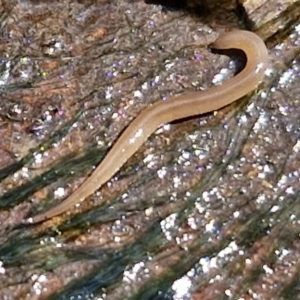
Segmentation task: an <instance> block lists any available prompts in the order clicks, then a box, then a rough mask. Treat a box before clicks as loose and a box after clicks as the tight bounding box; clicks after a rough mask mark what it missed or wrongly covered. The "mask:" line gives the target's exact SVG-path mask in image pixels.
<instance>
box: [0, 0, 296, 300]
mask: <svg viewBox="0 0 300 300" xmlns="http://www.w3.org/2000/svg"><path fill="white" fill-rule="evenodd" d="M228 2H229V1H228ZM272 2H277V1H272ZM278 3H279V4H280V3H281V2H280V1H278ZM242 4H243V5H244V8H245V11H246V12H249V15H248V17H249V19H251V20H254V19H255V17H254V16H255V14H256V12H255V11H256V10H254V11H253V12H252V11H251V12H250V11H248V10H247V5H248V2H247V1H244V2H243V3H242ZM186 5H187V8H188V9H187V10H185V9H184V8H181V9H180V10H174V9H169V8H165V7H164V8H163V7H161V6H159V5H150V4H145V3H144V2H143V1H139V0H137V1H129V0H127V1H125V0H120V1H111V0H110V1H108V0H107V1H104V0H102V1H2V3H1V6H0V10H1V22H0V24H1V27H0V28H1V35H0V57H1V60H0V90H1V99H0V134H1V139H0V168H1V169H0V178H1V184H0V191H1V193H0V195H1V197H0V207H1V211H0V295H1V297H3V299H16V300H17V299H113V300H116V299H149V300H150V299H295V298H294V297H296V295H298V290H299V271H300V266H299V261H300V259H299V256H300V251H299V249H300V242H299V231H300V229H299V228H300V227H299V221H300V205H299V201H298V199H299V189H300V185H299V177H300V176H299V169H300V130H299V128H300V127H299V119H300V109H299V108H300V107H299V106H300V86H299V77H300V72H299V69H300V56H299V53H300V51H299V50H300V29H299V28H300V23H299V20H297V19H295V18H294V14H293V13H292V12H291V11H290V10H289V9H288V8H286V9H284V10H283V11H282V12H281V13H280V14H275V13H274V17H275V16H276V22H277V23H276V24H281V26H279V27H278V26H277V30H276V31H274V30H273V27H272V26H270V23H269V22H270V20H269V19H268V21H267V22H266V23H264V22H262V23H259V26H258V27H259V33H260V35H261V37H262V38H264V39H265V40H266V41H267V46H268V48H269V50H270V67H269V69H268V71H267V74H266V78H265V81H264V82H263V83H262V85H261V86H260V89H259V90H257V91H256V92H254V93H252V94H251V95H248V96H247V97H244V98H243V99H241V100H240V101H238V102H236V103H235V104H233V105H231V106H230V107H227V108H225V109H222V110H221V111H218V112H216V113H213V114H208V115H205V116H199V117H197V118H193V119H189V120H183V121H182V122H176V123H174V124H171V125H168V124H167V125H166V126H164V127H162V128H160V129H158V130H157V132H156V133H155V134H153V135H152V136H151V138H150V139H149V140H148V141H147V142H146V143H145V144H144V145H143V147H142V148H141V149H140V150H139V151H138V152H137V153H136V155H134V157H132V158H131V159H130V160H129V161H128V162H127V163H126V165H125V166H124V167H123V168H122V169H121V171H120V172H119V173H118V174H117V175H116V176H115V177H114V178H113V179H112V180H111V181H110V182H108V184H107V185H105V186H103V187H102V188H101V189H100V190H99V191H98V192H97V193H96V194H95V195H93V196H92V197H90V198H89V199H87V200H86V201H84V202H83V203H82V204H81V205H80V206H77V207H75V208H74V209H72V210H71V211H70V212H68V213H66V214H64V215H62V216H60V217H57V218H54V219H52V220H49V221H47V222H44V223H42V224H38V225H34V226H27V227H26V226H22V225H21V222H22V220H24V218H26V217H28V216H29V215H32V214H35V213H36V212H37V211H42V210H45V209H47V208H48V207H51V206H53V205H55V204H56V203H58V202H59V201H61V200H62V199H63V198H64V197H65V196H66V195H67V194H69V193H71V192H72V191H74V190H75V189H76V187H78V185H79V184H80V183H81V182H82V181H83V180H84V179H85V178H86V177H87V176H88V174H89V173H90V172H92V171H93V168H94V166H96V165H97V164H98V163H99V161H100V160H101V159H102V158H103V156H104V155H105V153H106V152H107V150H108V149H109V147H110V146H111V145H112V144H113V143H114V141H115V140H116V139H117V137H118V135H119V134H120V132H121V131H122V129H123V128H124V127H126V126H127V124H128V123H129V122H130V120H132V119H133V118H134V117H135V116H136V115H137V114H138V113H139V112H140V111H141V110H142V109H143V108H144V107H146V106H147V105H149V104H150V103H154V102H155V101H160V100H161V99H166V98H168V97H169V96H170V95H173V94H179V93H182V92H185V91H188V90H197V89H199V90H201V89H206V88H209V87H210V86H211V85H213V84H215V83H216V82H218V81H220V80H226V79H228V78H229V77H231V76H233V74H234V72H235V71H236V70H237V69H238V67H239V61H240V59H239V55H238V54H237V55H236V56H233V57H231V58H229V57H227V56H221V55H220V54H213V53H211V52H210V50H209V48H208V45H209V44H210V43H211V42H212V41H214V40H215V38H216V37H217V36H218V32H221V31H224V30H231V29H233V28H243V24H248V25H249V23H248V22H246V23H244V22H245V16H244V13H243V15H240V14H239V12H238V11H236V10H232V8H231V6H229V7H230V9H229V8H228V6H226V5H225V1H224V4H223V5H218V6H216V7H215V9H211V8H212V7H213V6H210V7H208V9H207V10H204V11H205V14H204V13H202V14H200V15H197V14H195V13H193V12H192V11H191V7H193V6H192V5H190V3H189V4H188V3H186ZM202 5H203V3H202ZM293 5H294V6H293V8H294V9H295V10H299V2H295V1H294V4H293ZM287 7H289V6H287ZM293 11H294V10H293ZM197 13H199V12H198V11H197ZM258 27H255V26H254V28H258Z"/></svg>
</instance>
